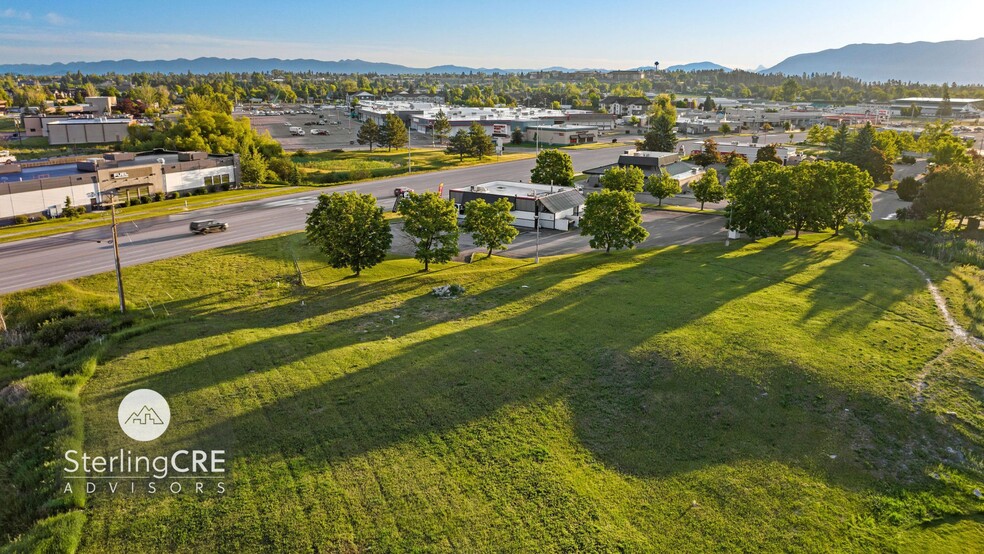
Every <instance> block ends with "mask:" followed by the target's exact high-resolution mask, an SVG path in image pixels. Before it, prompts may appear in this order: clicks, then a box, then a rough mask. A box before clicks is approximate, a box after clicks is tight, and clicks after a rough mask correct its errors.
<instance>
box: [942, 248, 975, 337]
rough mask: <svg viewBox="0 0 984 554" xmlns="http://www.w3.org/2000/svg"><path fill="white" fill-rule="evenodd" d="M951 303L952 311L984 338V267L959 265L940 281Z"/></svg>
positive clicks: (962, 324) (969, 329)
mask: <svg viewBox="0 0 984 554" xmlns="http://www.w3.org/2000/svg"><path fill="white" fill-rule="evenodd" d="M940 288H941V289H942V290H943V292H944V294H945V295H946V297H947V299H948V300H949V303H950V313H952V314H953V317H954V318H955V319H956V320H957V323H959V324H960V325H961V326H963V327H964V328H965V329H967V331H968V332H970V333H971V334H973V335H974V336H976V337H978V338H981V339H984V269H981V268H979V267H974V266H971V265H961V266H957V267H955V268H954V269H953V271H952V272H950V274H949V275H947V276H946V278H945V279H944V280H943V282H941V283H940Z"/></svg>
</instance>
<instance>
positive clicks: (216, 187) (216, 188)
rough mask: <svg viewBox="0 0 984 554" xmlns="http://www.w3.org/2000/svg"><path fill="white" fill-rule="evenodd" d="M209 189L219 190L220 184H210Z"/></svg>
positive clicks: (212, 190)
mask: <svg viewBox="0 0 984 554" xmlns="http://www.w3.org/2000/svg"><path fill="white" fill-rule="evenodd" d="M208 191H209V192H219V185H209V186H208Z"/></svg>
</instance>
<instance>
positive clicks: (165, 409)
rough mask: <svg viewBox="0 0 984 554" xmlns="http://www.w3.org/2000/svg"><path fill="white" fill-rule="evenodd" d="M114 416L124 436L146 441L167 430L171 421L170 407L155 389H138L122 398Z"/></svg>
mask: <svg viewBox="0 0 984 554" xmlns="http://www.w3.org/2000/svg"><path fill="white" fill-rule="evenodd" d="M116 417H117V421H119V423H120V429H122V430H123V433H125V434H126V436H128V437H130V438H131V439H133V440H137V441H141V442H147V441H152V440H154V439H156V438H158V437H160V436H161V435H163V434H164V431H167V427H168V425H169V424H170V423H171V407H170V406H169V405H168V403H167V400H165V399H164V397H163V396H161V395H160V393H158V392H157V391H153V390H150V389H139V390H135V391H133V392H131V393H130V394H128V395H126V396H125V397H124V398H123V400H122V401H121V402H120V407H119V409H117V411H116Z"/></svg>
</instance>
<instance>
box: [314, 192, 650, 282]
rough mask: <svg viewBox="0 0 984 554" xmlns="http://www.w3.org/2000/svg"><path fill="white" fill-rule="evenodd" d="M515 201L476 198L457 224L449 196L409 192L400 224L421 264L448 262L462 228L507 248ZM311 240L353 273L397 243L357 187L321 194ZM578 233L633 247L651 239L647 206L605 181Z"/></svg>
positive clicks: (599, 244) (489, 248)
mask: <svg viewBox="0 0 984 554" xmlns="http://www.w3.org/2000/svg"><path fill="white" fill-rule="evenodd" d="M512 209H513V206H512V203H511V202H509V200H508V199H506V198H500V199H498V200H496V201H495V202H493V203H488V202H486V201H485V200H482V199H478V200H473V201H471V202H468V203H467V204H465V218H464V222H463V224H462V226H461V227H460V229H459V226H458V210H457V208H456V207H455V205H454V202H452V201H451V200H445V199H442V198H441V197H440V196H438V195H437V194H436V193H433V192H427V193H424V194H416V193H410V194H409V195H408V196H407V197H406V198H402V199H400V200H399V204H398V207H397V210H398V211H399V213H400V215H401V216H403V232H404V233H406V235H407V237H409V238H410V240H411V241H412V243H413V247H414V258H415V259H417V260H419V261H420V262H421V263H423V264H424V271H427V270H428V269H430V264H432V263H446V262H448V261H450V260H451V259H453V258H454V257H455V256H457V255H458V253H459V248H458V238H459V234H460V231H465V232H467V233H471V235H472V239H473V241H474V243H475V245H477V246H480V247H483V248H485V249H486V257H488V256H491V255H492V252H493V250H504V249H505V248H506V247H507V246H508V245H509V244H511V243H512V241H513V240H514V239H515V238H516V236H517V235H518V234H519V230H518V229H516V227H514V226H513V222H514V221H515V217H514V216H513V215H512V214H511V213H510V212H511V211H512ZM306 229H307V237H308V240H309V241H310V242H311V243H312V244H314V245H315V246H317V248H318V249H319V250H320V251H321V252H323V253H324V254H325V256H326V257H327V258H328V263H329V265H331V266H332V267H334V268H349V269H351V270H352V271H353V272H354V273H355V275H357V276H358V275H359V274H361V272H362V270H364V269H368V268H370V267H373V266H375V265H376V264H378V263H379V262H381V261H383V259H384V258H385V257H386V252H387V251H388V250H389V248H390V246H391V245H392V243H393V231H392V229H391V227H390V224H389V222H388V221H387V220H386V218H385V217H384V215H383V210H382V208H380V207H379V206H378V205H377V204H376V198H375V197H374V196H373V195H371V194H359V193H357V192H355V191H351V192H346V193H344V194H341V193H334V194H331V195H327V194H322V195H321V196H320V197H319V198H318V205H317V206H315V208H314V209H313V210H311V213H310V214H308V217H307V224H306ZM581 234H582V235H585V236H590V237H591V238H590V240H589V244H590V245H591V247H592V248H604V249H605V251H606V252H609V251H611V249H613V248H615V249H620V248H631V247H633V246H634V245H636V244H638V243H640V242H642V241H644V240H646V238H647V237H648V236H649V233H648V232H647V231H646V229H645V228H643V227H642V207H641V206H640V205H639V203H638V202H636V200H635V197H634V195H633V194H632V193H631V192H629V191H627V190H615V189H605V190H603V191H601V192H599V193H596V194H591V195H589V196H588V198H587V200H586V201H585V205H584V211H583V214H582V217H581Z"/></svg>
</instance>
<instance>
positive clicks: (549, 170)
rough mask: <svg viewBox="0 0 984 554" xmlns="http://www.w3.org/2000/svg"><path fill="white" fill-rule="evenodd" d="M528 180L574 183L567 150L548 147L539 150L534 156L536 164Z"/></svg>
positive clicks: (547, 183) (561, 183)
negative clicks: (562, 150) (547, 148)
mask: <svg viewBox="0 0 984 554" xmlns="http://www.w3.org/2000/svg"><path fill="white" fill-rule="evenodd" d="M530 180H531V181H532V182H534V183H540V184H544V185H550V184H553V185H561V186H564V187H569V186H573V185H574V164H573V163H572V162H571V157H570V156H569V155H568V154H567V152H561V151H560V150H556V149H550V150H541V151H540V153H539V154H537V156H536V165H535V166H534V167H533V170H532V171H531V174H530Z"/></svg>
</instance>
